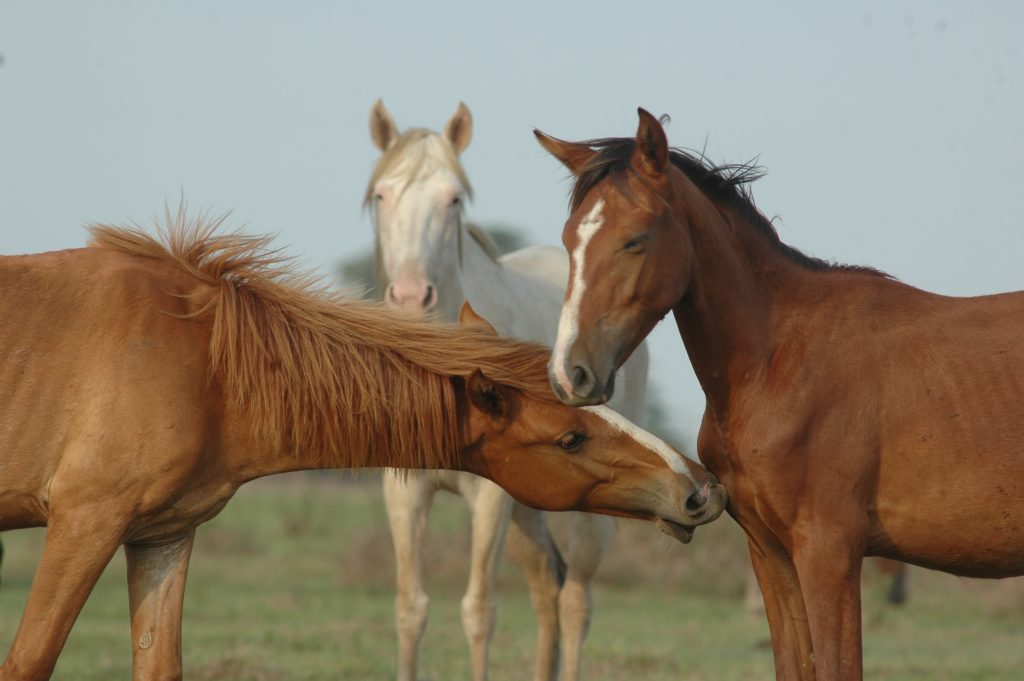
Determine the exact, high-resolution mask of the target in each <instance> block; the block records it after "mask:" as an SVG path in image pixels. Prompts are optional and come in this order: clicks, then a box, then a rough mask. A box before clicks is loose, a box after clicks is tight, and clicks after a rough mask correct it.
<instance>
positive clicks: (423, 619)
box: [395, 591, 430, 638]
mask: <svg viewBox="0 0 1024 681" xmlns="http://www.w3.org/2000/svg"><path fill="white" fill-rule="evenodd" d="M429 605H430V597H429V596H427V594H426V593H424V592H422V591H419V592H412V593H409V592H401V591H400V592H399V594H398V597H397V598H395V623H396V625H397V627H398V630H399V632H400V633H402V634H404V635H408V636H413V637H415V638H419V637H420V636H422V635H423V630H424V629H426V627H427V608H428V606H429Z"/></svg>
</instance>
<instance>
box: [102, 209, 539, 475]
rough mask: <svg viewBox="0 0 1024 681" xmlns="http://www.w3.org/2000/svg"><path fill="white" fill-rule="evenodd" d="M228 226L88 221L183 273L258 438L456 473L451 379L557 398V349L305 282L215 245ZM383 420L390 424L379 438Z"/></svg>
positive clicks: (272, 256) (261, 259)
mask: <svg viewBox="0 0 1024 681" xmlns="http://www.w3.org/2000/svg"><path fill="white" fill-rule="evenodd" d="M220 222H221V221H220V220H210V219H205V218H200V219H196V220H194V221H189V220H187V219H186V218H185V216H184V214H183V212H182V211H180V210H179V212H178V214H177V215H176V216H173V217H170V216H169V219H168V224H167V225H166V227H165V228H163V229H161V230H160V232H161V235H162V239H157V238H154V237H152V236H149V235H147V234H146V233H144V232H143V231H142V230H140V229H138V228H135V227H112V226H107V225H92V226H91V227H90V231H91V234H92V240H91V245H92V246H93V247H96V248H102V249H108V250H114V251H119V252H122V253H127V254H131V255H135V256H142V257H147V258H154V259H157V260H161V261H163V262H165V263H168V264H171V265H172V266H174V267H176V268H178V269H180V270H183V271H184V272H187V273H188V274H189V275H191V276H192V277H194V278H195V280H196V286H195V288H193V289H192V290H188V291H175V292H172V295H177V296H181V297H185V298H188V299H190V309H191V310H192V312H191V313H190V314H191V316H192V317H196V318H204V319H205V318H209V319H210V320H211V322H212V333H211V337H210V340H209V343H210V357H211V362H212V367H211V368H212V370H213V372H214V375H215V376H216V377H217V378H218V379H219V380H220V381H221V382H222V386H223V390H224V393H225V395H227V396H228V398H229V399H230V400H232V401H233V403H234V404H235V406H236V408H239V409H241V410H244V412H245V413H247V414H248V416H249V418H250V419H251V422H252V423H253V424H255V425H254V427H256V428H258V429H259V431H258V433H256V434H257V435H258V436H259V437H261V438H267V440H266V441H267V442H270V443H272V444H273V445H275V446H276V447H278V448H279V450H280V451H282V452H293V453H294V452H299V451H301V452H302V453H303V455H304V456H307V457H308V456H311V455H312V456H314V457H316V458H317V460H319V461H320V463H322V464H323V465H326V466H332V467H341V466H345V467H365V466H370V467H372V466H382V465H385V462H386V465H389V466H398V467H403V468H442V467H446V466H450V465H451V464H452V462H453V457H454V455H455V453H456V451H457V443H458V441H459V433H458V432H457V416H458V414H457V405H456V401H455V396H454V390H453V385H452V380H451V379H452V378H453V377H466V376H468V375H470V374H471V373H472V372H473V371H474V370H475V369H480V370H482V371H483V372H484V373H485V374H486V375H488V376H489V377H491V378H493V379H494V380H497V381H499V382H502V383H506V384H508V385H512V386H514V387H517V388H519V389H522V390H524V391H527V392H530V393H531V394H533V395H534V396H536V397H539V398H541V399H545V398H548V396H549V395H550V390H549V388H548V387H547V379H546V375H545V363H546V361H547V358H548V354H549V353H548V351H547V350H546V349H545V348H543V347H541V346H537V345H534V344H530V343H525V342H515V341H508V340H503V339H498V338H496V337H494V336H491V335H489V334H487V333H484V332H481V331H475V330H470V329H466V328H464V327H462V328H459V327H452V326H450V325H448V326H443V325H428V324H425V323H417V322H413V321H406V320H402V319H400V318H398V317H395V316H393V315H392V314H390V313H388V312H387V311H385V310H384V309H382V308H380V307H379V306H376V305H373V304H369V303H362V302H352V301H348V300H345V299H343V298H342V297H340V295H339V294H337V293H334V292H331V291H329V290H328V289H327V288H326V286H324V285H323V283H322V282H321V281H320V280H317V279H314V278H311V277H309V276H308V275H304V274H299V273H297V272H296V271H295V270H294V268H293V267H291V265H290V264H289V262H288V261H287V260H286V259H285V258H283V257H282V256H281V255H280V254H279V253H277V252H275V251H272V250H269V249H268V243H269V239H268V238H266V237H251V236H245V235H242V234H238V233H233V234H221V235H215V234H214V231H215V229H216V228H217V227H218V226H219V224H220ZM381 424H387V426H388V427H387V428H383V429H382V428H381Z"/></svg>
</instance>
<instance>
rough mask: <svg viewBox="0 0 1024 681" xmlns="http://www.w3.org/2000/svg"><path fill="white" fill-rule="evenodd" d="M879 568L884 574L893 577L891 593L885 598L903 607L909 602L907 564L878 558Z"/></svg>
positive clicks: (890, 585) (890, 586)
mask: <svg viewBox="0 0 1024 681" xmlns="http://www.w3.org/2000/svg"><path fill="white" fill-rule="evenodd" d="M876 561H877V562H878V566H879V568H880V569H881V570H882V573H883V574H886V575H889V576H891V577H892V582H890V583H889V591H888V592H887V593H886V595H885V597H886V600H888V601H889V602H890V603H892V604H893V605H902V604H903V603H905V602H906V601H907V592H908V590H909V589H908V585H907V564H906V563H903V562H901V561H898V560H893V559H891V558H877V559H876Z"/></svg>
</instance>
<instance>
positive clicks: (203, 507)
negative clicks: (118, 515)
mask: <svg viewBox="0 0 1024 681" xmlns="http://www.w3.org/2000/svg"><path fill="white" fill-rule="evenodd" d="M237 489H238V486H237V485H235V484H229V483H217V484H212V485H208V486H206V485H204V486H199V487H193V488H190V489H188V490H184V491H183V492H182V493H181V494H179V495H177V496H176V498H175V499H174V501H173V502H171V503H170V504H169V505H166V506H163V507H161V508H158V509H153V510H151V511H148V512H146V511H144V512H142V513H140V514H139V516H138V517H137V518H136V519H135V521H134V522H133V523H132V524H131V528H130V530H129V541H132V542H160V541H166V540H170V539H176V538H179V537H182V536H184V535H187V534H188V533H189V532H191V531H192V530H194V529H195V528H196V527H197V526H199V525H201V524H203V523H204V522H206V521H207V520H210V519H211V518H213V517H214V516H215V515H217V514H218V513H220V512H221V510H222V509H223V508H224V506H225V505H226V504H227V503H228V501H229V500H230V499H231V497H232V496H234V493H235V491H236V490H237Z"/></svg>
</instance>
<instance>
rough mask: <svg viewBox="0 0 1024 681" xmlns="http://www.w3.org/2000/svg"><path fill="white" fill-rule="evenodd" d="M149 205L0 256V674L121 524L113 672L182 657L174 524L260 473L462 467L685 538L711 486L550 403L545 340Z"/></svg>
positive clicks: (608, 418)
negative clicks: (123, 620)
mask: <svg viewBox="0 0 1024 681" xmlns="http://www.w3.org/2000/svg"><path fill="white" fill-rule="evenodd" d="M170 222H173V226H172V227H171V228H170V232H169V234H168V235H167V239H166V243H160V242H158V241H156V240H155V239H152V238H150V237H149V236H147V235H145V234H143V233H141V232H139V231H135V230H128V229H117V228H111V227H102V226H97V227H94V228H93V229H92V233H93V239H92V247H91V248H85V249H77V250H73V251H60V252H54V253H45V254H41V255H34V256H21V257H5V258H0V290H2V291H3V292H4V295H3V296H2V297H0V319H2V320H3V323H2V325H0V384H2V385H4V388H5V389H4V391H3V393H2V397H0V400H2V401H0V413H3V414H4V418H3V420H2V421H0V452H3V466H2V468H0V529H3V530H8V529H13V528H18V527H29V526H42V525H46V526H47V532H46V541H45V547H44V550H43V556H42V559H41V561H40V563H39V567H38V569H37V571H36V576H35V579H34V581H33V584H32V590H31V592H30V595H29V598H28V603H27V605H26V606H25V611H24V614H23V616H22V620H21V624H20V626H19V628H18V632H17V635H16V636H15V639H14V641H13V643H12V645H11V649H10V652H9V654H8V656H7V659H6V661H5V662H4V665H3V667H2V668H0V678H2V679H15V678H16V679H22V678H31V679H44V678H48V677H49V676H50V674H51V673H52V671H53V667H54V664H55V662H56V658H57V655H58V654H59V652H60V649H61V648H62V646H63V644H64V641H65V639H66V637H67V634H68V632H69V631H70V629H71V627H72V625H73V623H74V620H75V618H76V617H77V615H78V613H79V611H80V609H81V607H82V605H83V604H84V602H85V600H86V598H87V596H88V594H89V592H90V591H91V589H92V587H93V585H94V584H95V581H96V579H97V578H98V577H99V575H100V573H101V572H102V570H103V568H104V566H105V565H106V564H107V562H108V561H109V560H110V558H111V556H112V555H113V553H114V551H115V550H116V549H117V547H118V546H120V545H122V544H123V545H124V547H125V555H126V558H127V563H128V592H129V606H130V610H131V634H132V641H133V645H132V652H133V661H132V676H133V678H136V679H143V678H145V679H149V678H180V677H181V610H182V598H183V594H184V587H185V574H186V571H187V567H188V560H189V556H190V553H191V549H192V543H193V538H194V533H195V528H196V526H197V525H199V524H200V523H202V522H204V521H206V520H208V519H210V518H212V517H213V516H215V515H216V514H217V513H218V512H219V511H220V510H221V509H222V508H223V507H224V505H225V504H226V503H227V501H228V499H229V498H230V497H231V496H232V495H233V494H234V492H235V490H236V489H237V488H238V487H239V485H241V484H242V483H244V482H246V481H248V480H251V479H253V478H257V477H260V476H264V475H269V474H271V473H278V472H283V471H289V470H300V469H308V468H346V467H365V466H373V467H377V466H396V467H402V468H454V469H459V470H468V471H472V472H474V473H476V474H479V475H484V476H487V477H489V478H491V479H493V480H495V481H497V482H499V483H501V484H506V485H508V489H509V491H510V492H511V493H512V494H513V495H515V496H516V497H517V498H519V499H520V500H521V501H523V502H524V503H530V504H536V505H538V506H540V507H543V508H548V509H552V510H565V509H581V510H593V511H599V512H607V513H612V514H616V515H623V516H627V517H643V518H649V519H656V520H657V522H658V523H659V524H660V525H661V526H662V528H663V529H665V530H666V531H668V532H669V533H671V534H674V535H675V536H676V537H678V538H680V539H682V540H687V539H688V538H689V537H690V536H691V532H692V529H691V528H692V527H693V526H694V525H696V524H699V523H702V522H707V521H709V520H711V519H713V517H714V516H716V515H717V514H718V513H719V512H720V510H721V509H722V507H723V506H724V501H725V497H724V494H723V492H722V490H721V489H720V488H719V486H718V485H716V484H715V482H714V481H713V479H712V478H710V477H709V476H708V474H707V473H706V471H704V470H703V469H702V468H701V467H700V466H699V464H696V463H688V462H687V461H685V460H684V459H683V458H682V457H681V456H679V455H678V454H677V453H676V452H675V451H674V450H672V449H671V448H670V447H668V446H667V445H665V444H664V443H662V442H660V441H659V440H657V439H656V438H654V437H653V436H651V435H649V434H647V433H644V432H643V431H641V430H639V429H637V428H636V427H635V426H633V425H632V424H630V423H628V422H627V421H626V420H625V419H624V418H623V417H621V416H620V415H618V414H616V413H615V412H613V411H611V410H610V409H607V408H602V409H599V410H590V411H588V410H579V409H572V408H568V407H562V406H558V407H556V406H555V404H554V403H552V399H551V398H549V395H550V389H549V388H548V386H547V384H546V380H545V372H544V368H543V367H544V364H545V363H546V360H547V357H548V351H547V350H546V349H545V348H543V347H541V346H537V345H533V344H529V343H525V342H521V341H513V340H508V339H502V338H499V337H498V336H497V335H496V334H494V332H493V330H472V329H467V328H455V327H452V326H439V325H428V324H423V323H415V322H410V321H403V320H396V319H395V318H394V317H393V316H392V315H390V314H387V313H386V312H385V311H384V310H381V309H378V308H377V307H374V306H371V305H368V304H353V303H345V302H343V301H342V300H340V299H339V298H338V297H337V296H336V295H334V294H331V293H328V292H327V291H326V290H324V289H322V288H320V287H319V286H318V285H316V284H315V282H313V281H311V280H310V278H309V277H307V276H304V275H302V274H301V273H297V272H293V271H292V270H290V269H289V268H287V267H282V266H281V265H280V256H279V255H278V254H276V253H274V252H273V251H268V250H267V249H266V246H267V242H268V240H267V239H261V238H249V237H243V236H241V235H237V234H235V235H227V236H219V237H218V236H214V235H213V234H212V227H213V225H202V224H197V225H193V226H192V227H188V226H187V225H186V223H185V220H184V217H183V215H182V214H181V213H180V212H179V215H178V217H177V219H176V220H171V221H170ZM213 224H215V223H213Z"/></svg>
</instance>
